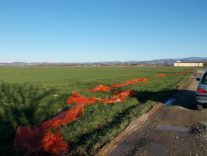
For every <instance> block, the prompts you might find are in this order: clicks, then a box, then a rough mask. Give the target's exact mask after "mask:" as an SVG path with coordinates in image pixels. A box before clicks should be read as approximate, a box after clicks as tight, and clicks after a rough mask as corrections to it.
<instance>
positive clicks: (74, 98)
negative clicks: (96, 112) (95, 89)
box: [66, 92, 97, 105]
mask: <svg viewBox="0 0 207 156" xmlns="http://www.w3.org/2000/svg"><path fill="white" fill-rule="evenodd" d="M96 100H97V98H95V97H90V98H87V97H84V96H82V95H81V94H80V93H78V92H73V93H72V94H71V96H70V97H69V98H68V99H67V101H66V103H67V104H84V105H92V104H93V103H95V102H96Z"/></svg>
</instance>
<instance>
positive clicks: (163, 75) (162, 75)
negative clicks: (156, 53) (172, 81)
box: [156, 74, 168, 77]
mask: <svg viewBox="0 0 207 156" xmlns="http://www.w3.org/2000/svg"><path fill="white" fill-rule="evenodd" d="M166 76H168V75H167V74H157V75H156V77H166Z"/></svg>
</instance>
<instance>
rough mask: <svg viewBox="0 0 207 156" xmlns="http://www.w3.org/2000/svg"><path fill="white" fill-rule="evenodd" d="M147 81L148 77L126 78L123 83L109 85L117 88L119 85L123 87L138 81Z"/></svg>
mask: <svg viewBox="0 0 207 156" xmlns="http://www.w3.org/2000/svg"><path fill="white" fill-rule="evenodd" d="M148 81H149V79H148V78H136V79H131V80H127V81H125V82H124V83H116V84H113V85H111V87H112V88H119V87H124V86H127V85H132V84H137V83H139V82H143V83H147V82H148Z"/></svg>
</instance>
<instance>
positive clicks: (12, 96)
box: [0, 67, 194, 155]
mask: <svg viewBox="0 0 207 156" xmlns="http://www.w3.org/2000/svg"><path fill="white" fill-rule="evenodd" d="M184 70H192V71H193V70H194V69H193V68H174V67H156V68H155V67H143V68H138V67H1V68H0V81H1V83H0V140H1V142H0V155H18V154H20V155H21V153H18V152H15V151H12V144H13V139H14V136H15V128H16V127H17V126H20V125H21V126H22V125H25V126H26V125H35V124H37V123H40V122H42V121H44V120H47V119H49V118H51V117H52V116H54V115H55V114H57V113H58V112H61V111H63V110H65V109H68V108H69V107H70V106H68V105H67V104H65V101H66V99H67V97H68V96H69V95H70V93H71V91H74V90H75V91H79V92H80V93H81V94H83V95H85V96H94V95H95V96H98V97H104V96H107V95H108V96H110V93H104V94H103V93H86V92H84V91H83V90H84V89H87V88H89V89H91V88H93V87H94V86H96V85H98V84H100V83H101V84H105V85H111V84H113V83H119V82H120V83H121V82H124V81H125V80H129V79H133V78H138V77H146V78H149V83H147V84H137V85H129V86H127V87H122V88H121V90H125V89H133V90H136V91H138V94H137V96H136V97H134V98H128V99H127V100H126V101H124V102H122V103H116V104H112V105H104V104H101V103H96V104H94V105H92V106H87V107H86V108H85V115H84V116H83V117H82V118H80V119H79V120H77V121H75V122H73V123H71V124H69V125H66V126H62V127H61V129H62V131H63V134H64V139H65V142H66V143H68V144H69V145H70V149H71V152H70V154H69V155H94V154H95V153H96V152H97V151H98V150H99V149H100V148H101V147H103V146H104V145H105V144H106V143H108V142H109V141H110V140H112V139H113V138H114V137H116V135H117V134H118V133H120V132H121V131H122V130H123V129H124V128H126V126H127V125H129V123H130V122H131V121H132V120H133V119H134V118H136V117H137V116H139V115H141V114H143V113H144V112H146V111H147V110H148V109H149V108H150V107H151V106H152V105H153V103H154V102H163V101H165V100H166V98H168V97H170V96H172V95H173V94H174V93H175V92H176V87H177V84H178V83H180V82H181V81H183V80H184V79H185V78H186V77H187V76H189V75H190V73H188V74H183V75H182V74H181V75H177V74H175V73H176V72H180V71H184ZM159 73H165V74H168V76H167V77H160V78H158V77H156V76H155V75H156V74H159Z"/></svg>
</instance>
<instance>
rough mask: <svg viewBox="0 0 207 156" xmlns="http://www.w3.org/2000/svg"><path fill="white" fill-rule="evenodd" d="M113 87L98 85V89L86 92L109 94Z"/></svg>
mask: <svg viewBox="0 0 207 156" xmlns="http://www.w3.org/2000/svg"><path fill="white" fill-rule="evenodd" d="M111 89H112V88H111V87H109V86H105V85H102V84H100V85H98V86H96V87H94V88H93V89H92V90H86V91H87V92H109V91H111Z"/></svg>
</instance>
